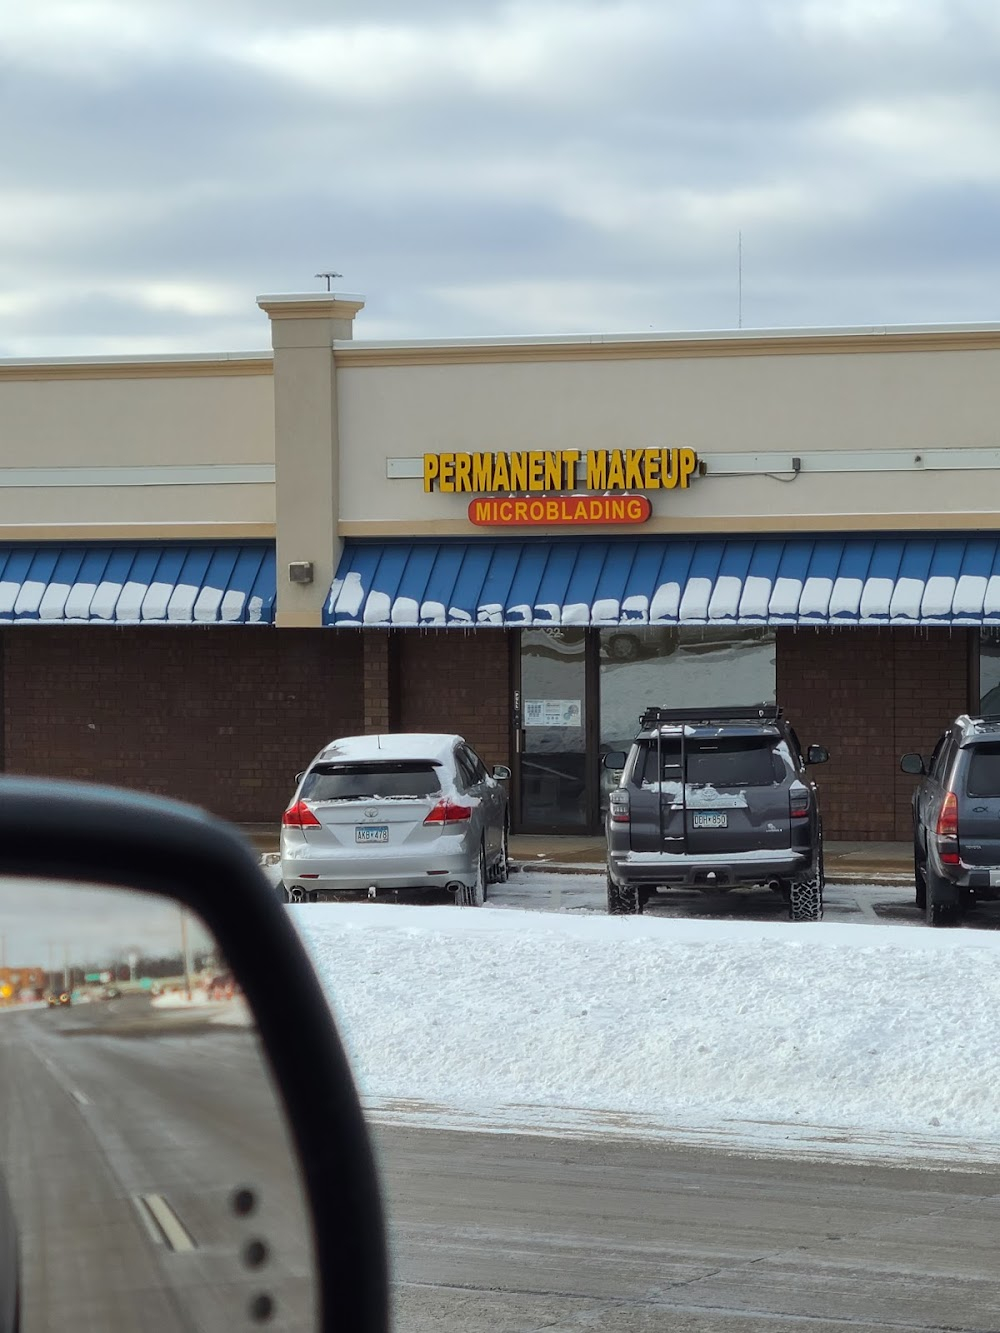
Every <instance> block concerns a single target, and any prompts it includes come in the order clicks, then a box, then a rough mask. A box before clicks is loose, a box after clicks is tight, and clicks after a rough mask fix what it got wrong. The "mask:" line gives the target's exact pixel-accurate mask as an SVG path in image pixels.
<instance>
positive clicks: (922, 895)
mask: <svg viewBox="0 0 1000 1333" xmlns="http://www.w3.org/2000/svg"><path fill="white" fill-rule="evenodd" d="M913 880H914V883H915V884H916V894H915V895H914V902H915V903H916V905H917V907H918V908H919V909H920V911H921V912H923V911H925V910H926V908H927V866H926V865H925V864H924V859H923V857H922V856H921V855H920V848H919V847H918V846H917V844H916V843H914V844H913Z"/></svg>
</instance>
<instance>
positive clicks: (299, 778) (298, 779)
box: [295, 769, 306, 787]
mask: <svg viewBox="0 0 1000 1333" xmlns="http://www.w3.org/2000/svg"><path fill="white" fill-rule="evenodd" d="M305 775H306V771H305V769H303V770H302V772H301V773H296V774H295V785H296V787H297V786H298V785H299V783H300V782H301V781H302V779H303V778H304V777H305Z"/></svg>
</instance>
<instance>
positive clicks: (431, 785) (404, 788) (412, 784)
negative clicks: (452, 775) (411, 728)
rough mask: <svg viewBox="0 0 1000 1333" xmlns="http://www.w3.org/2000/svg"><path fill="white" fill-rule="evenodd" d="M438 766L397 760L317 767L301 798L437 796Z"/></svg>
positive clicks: (438, 791) (319, 765)
mask: <svg viewBox="0 0 1000 1333" xmlns="http://www.w3.org/2000/svg"><path fill="white" fill-rule="evenodd" d="M440 791H441V778H440V776H439V775H438V770H437V765H436V764H432V763H429V762H426V761H424V760H413V759H397V760H391V761H384V762H383V761H379V762H378V763H374V764H373V763H364V764H317V765H316V767H315V768H314V769H311V770H310V772H308V773H307V774H306V776H305V778H304V779H303V782H302V790H301V792H300V793H299V796H300V797H301V798H303V799H305V800H308V801H352V800H366V799H367V800H371V799H372V798H374V797H376V796H437V795H439V793H440Z"/></svg>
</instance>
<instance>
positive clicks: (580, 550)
mask: <svg viewBox="0 0 1000 1333" xmlns="http://www.w3.org/2000/svg"><path fill="white" fill-rule="evenodd" d="M361 304H362V303H361V302H360V301H359V300H357V299H355V298H350V297H334V296H330V295H327V294H326V293H323V294H320V295H309V296H287V297H267V298H261V300H260V305H261V307H262V309H263V311H264V312H265V313H266V315H267V316H268V317H269V318H270V322H271V334H272V344H273V352H268V353H260V354H253V355H235V354H234V355H221V356H205V357H184V356H165V357H155V358H148V357H144V358H131V359H125V358H123V359H120V360H107V359H98V360H94V359H87V360H79V361H33V362H28V361H7V362H2V363H0V431H2V436H0V438H2V442H3V452H2V458H0V690H2V705H3V731H2V753H0V763H2V767H3V768H4V769H5V770H7V771H9V772H32V773H48V774H57V775H61V776H66V777H76V778H83V779H93V780H100V781H110V782H115V783H122V784H126V785H134V786H138V787H141V788H146V789H149V790H152V791H158V792H164V793H168V794H170V795H174V796H179V797H182V798H185V799H188V800H193V801H196V802H199V803H201V804H204V805H206V806H208V807H209V808H211V809H213V810H215V811H216V812H218V813H220V814H222V815H225V816H228V817H231V818H235V819H238V820H243V821H253V822H257V821H273V820H275V819H276V818H277V816H278V815H279V813H280V811H281V810H282V808H283V807H284V804H285V802H286V799H287V797H288V795H289V792H290V789H291V785H292V780H293V775H294V774H295V773H296V772H297V771H298V770H299V769H301V767H302V766H303V764H304V762H305V761H306V760H307V759H308V758H309V757H310V756H311V755H312V754H313V753H314V752H315V751H316V749H317V748H318V747H319V746H320V744H321V743H323V742H325V741H327V740H329V739H330V738H331V737H334V736H336V735H338V734H345V733H352V732H358V731H372V730H394V729H402V730H436V731H439V730H454V731H458V732H461V733H463V734H464V735H465V736H466V737H468V739H469V740H470V741H471V742H472V743H473V744H474V745H475V746H476V748H477V749H478V750H479V751H480V752H481V753H482V755H483V757H484V758H485V759H486V760H487V761H488V762H502V763H509V764H510V765H511V767H512V768H513V770H514V778H513V793H512V794H513V798H514V811H515V822H516V827H517V828H518V829H520V830H522V831H532V830H553V831H561V832H582V831H587V830H596V829H597V828H598V827H599V822H600V812H601V805H602V798H603V782H602V776H601V773H602V770H601V766H600V755H601V753H602V751H604V750H606V749H609V748H619V747H620V746H621V745H622V743H623V742H625V741H626V740H627V739H628V737H629V736H630V735H631V734H632V730H633V726H634V723H635V720H636V718H637V717H638V714H639V713H640V711H641V710H642V709H643V707H645V706H646V705H648V704H653V703H655V704H661V705H670V704H676V705H679V706H680V705H696V704H723V703H747V702H755V701H759V700H771V699H777V701H778V702H779V703H780V704H782V705H783V706H784V707H785V709H786V710H787V712H788V713H789V715H790V716H791V718H792V720H793V722H794V724H795V726H796V729H797V731H798V733H799V735H800V738H801V739H802V740H803V741H804V742H810V741H820V742H823V743H825V744H826V745H828V746H829V748H830V750H831V753H832V756H833V757H832V759H831V762H830V764H829V765H828V766H826V767H825V768H824V769H823V771H822V773H821V774H819V780H820V782H821V784H822V795H823V803H824V811H825V822H826V832H827V836H828V837H831V838H862V839H889V838H906V837H908V834H909V813H908V800H909V793H910V790H911V780H909V779H906V778H904V777H903V775H901V774H900V773H899V772H898V769H897V760H898V756H899V755H900V754H901V753H902V752H903V751H906V750H914V749H917V750H919V749H923V750H927V749H929V747H930V746H931V745H932V744H933V742H934V740H935V738H936V736H937V734H938V733H939V731H940V729H941V727H942V726H943V724H944V723H945V722H946V721H947V719H949V718H950V717H952V716H953V715H955V714H956V713H959V712H961V711H963V710H964V709H966V708H973V709H975V708H977V707H978V706H979V705H980V701H981V699H985V700H986V704H987V706H991V705H992V704H993V699H995V698H998V697H1000V689H998V686H1000V643H998V640H997V628H998V627H1000V512H998V511H1000V489H998V485H997V482H998V479H1000V440H998V432H997V425H996V423H997V420H998V419H1000V327H989V328H987V327H982V326H974V327H972V326H964V327H946V328H901V329H884V330H874V329H873V330H832V331H803V332H780V333H774V332H770V333H750V332H748V333H740V334H733V333H726V334H705V335H691V336H664V335H656V336H653V335H649V336H646V335H642V336H616V337H588V338H573V337H565V338H521V339H489V340H461V341H450V342H423V341H421V342H397V343H382V342H370V341H369V342H365V341H360V340H357V339H355V338H354V337H353V326H354V321H355V317H356V316H357V314H358V312H359V310H360V308H361ZM261 318H262V325H263V316H262V317H261ZM994 691H995V693H994Z"/></svg>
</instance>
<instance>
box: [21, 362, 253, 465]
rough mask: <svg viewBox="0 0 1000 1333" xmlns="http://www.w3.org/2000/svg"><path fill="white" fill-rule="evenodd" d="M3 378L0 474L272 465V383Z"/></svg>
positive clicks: (237, 378)
mask: <svg viewBox="0 0 1000 1333" xmlns="http://www.w3.org/2000/svg"><path fill="white" fill-rule="evenodd" d="M168 364H169V363H168ZM2 372H3V366H2V363H0V466H3V467H67V466H82V465H86V466H90V467H102V466H103V467H107V466H111V465H122V464H134V465H139V464H147V465H151V464H164V463H174V464H180V463H273V462H274V389H273V384H272V380H271V376H270V374H241V375H229V374H222V375H219V376H217V377H215V376H210V375H200V376H197V377H194V376H192V377H191V378H184V377H180V376H177V377H175V376H173V375H170V376H169V377H161V376H160V375H157V374H155V373H154V374H151V375H150V377H149V378H148V379H126V378H118V377H113V378H112V377H109V378H107V379H100V378H88V379H83V378H66V379H15V378H5V377H4V375H3V373H2Z"/></svg>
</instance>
